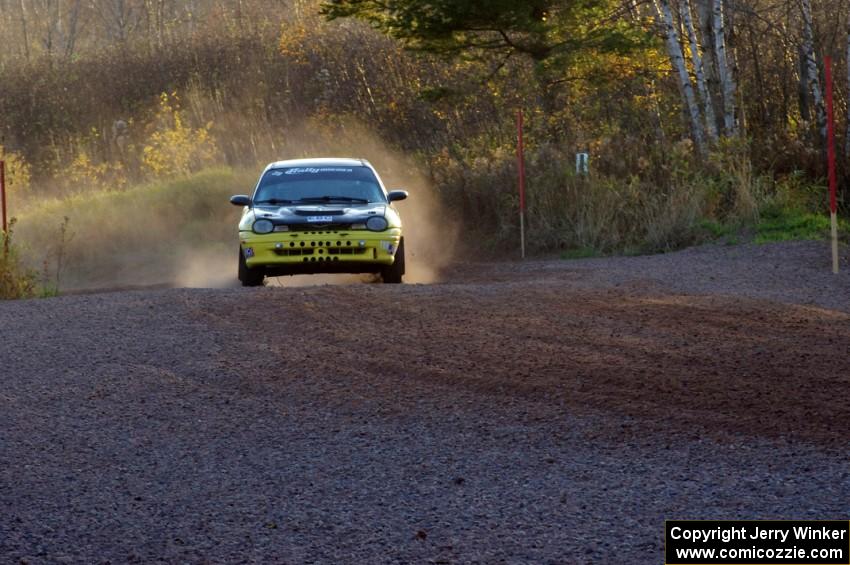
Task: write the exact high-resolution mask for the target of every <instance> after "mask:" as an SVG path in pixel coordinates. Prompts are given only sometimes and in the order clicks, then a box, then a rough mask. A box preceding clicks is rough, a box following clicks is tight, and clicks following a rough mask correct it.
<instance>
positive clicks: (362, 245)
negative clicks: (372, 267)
mask: <svg viewBox="0 0 850 565" xmlns="http://www.w3.org/2000/svg"><path fill="white" fill-rule="evenodd" d="M357 245H359V246H360V247H366V242H365V241H363V240H362V239H361V240H360V241H358V242H357Z"/></svg>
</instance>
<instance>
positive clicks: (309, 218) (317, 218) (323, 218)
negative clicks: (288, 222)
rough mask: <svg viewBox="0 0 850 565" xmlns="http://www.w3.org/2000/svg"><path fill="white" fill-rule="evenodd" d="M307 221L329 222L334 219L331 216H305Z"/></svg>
mask: <svg viewBox="0 0 850 565" xmlns="http://www.w3.org/2000/svg"><path fill="white" fill-rule="evenodd" d="M307 221H308V222H311V223H313V222H315V223H319V224H329V223H330V222H332V221H334V218H333V216H307Z"/></svg>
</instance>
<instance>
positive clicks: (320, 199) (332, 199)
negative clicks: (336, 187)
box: [298, 196, 369, 204]
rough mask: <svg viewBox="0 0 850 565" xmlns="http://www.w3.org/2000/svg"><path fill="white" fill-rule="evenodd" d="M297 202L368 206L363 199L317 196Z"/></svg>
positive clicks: (367, 201)
mask: <svg viewBox="0 0 850 565" xmlns="http://www.w3.org/2000/svg"><path fill="white" fill-rule="evenodd" d="M298 202H361V203H363V204H368V203H369V200H367V199H365V198H353V197H351V196H317V197H315V198H302V199H301V200H299V201H298Z"/></svg>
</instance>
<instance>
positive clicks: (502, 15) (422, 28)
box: [322, 0, 648, 62]
mask: <svg viewBox="0 0 850 565" xmlns="http://www.w3.org/2000/svg"><path fill="white" fill-rule="evenodd" d="M616 9H617V4H616V3H615V2H613V1H611V0H582V1H579V2H569V3H565V2H559V1H557V0H520V1H516V0H493V1H490V2H476V1H473V0H460V1H452V2H428V1H424V0H390V1H384V0H331V1H329V2H325V3H324V4H323V6H322V13H323V14H324V15H325V16H326V17H328V18H329V19H336V18H347V17H354V18H358V19H361V20H364V21H366V22H368V23H369V24H371V25H372V26H373V27H375V28H377V29H379V30H381V31H383V32H385V33H388V34H390V35H391V36H393V37H395V38H396V39H400V40H402V41H403V42H404V44H405V46H407V47H408V48H412V49H418V50H423V51H431V52H436V53H443V54H455V55H461V56H473V57H475V56H481V55H485V56H489V55H488V54H490V53H493V52H496V53H504V54H510V53H521V54H524V55H527V56H529V57H530V58H531V59H532V60H534V61H537V62H540V61H544V60H547V59H559V58H563V57H565V56H568V55H571V54H573V53H576V52H579V51H582V50H586V49H594V50H597V51H600V52H621V53H622V52H628V51H630V50H632V49H634V48H635V47H638V46H642V45H645V44H647V40H648V36H647V35H646V34H645V33H643V32H642V31H641V30H640V29H639V28H638V27H635V26H634V25H631V23H630V22H628V21H627V20H617V21H616V23H615V22H614V20H612V18H611V15H612V14H613V13H615V12H616ZM605 20H607V22H606V24H607V25H600V24H601V22H602V21H605Z"/></svg>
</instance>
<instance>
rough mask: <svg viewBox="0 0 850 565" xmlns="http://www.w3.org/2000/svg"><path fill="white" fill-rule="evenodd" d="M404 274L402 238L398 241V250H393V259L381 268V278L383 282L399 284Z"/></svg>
mask: <svg viewBox="0 0 850 565" xmlns="http://www.w3.org/2000/svg"><path fill="white" fill-rule="evenodd" d="M403 276H404V238H401V240H399V242H398V251H396V252H395V261H394V262H393V264H392V265H390V266H389V267H384V268H383V269H381V278H382V279H383V280H384V282H385V283H389V284H399V283H401V279H402V277H403Z"/></svg>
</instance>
